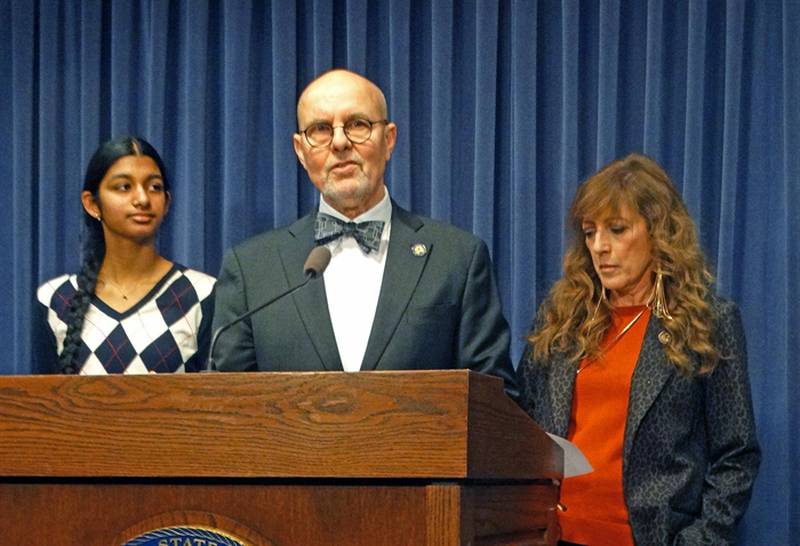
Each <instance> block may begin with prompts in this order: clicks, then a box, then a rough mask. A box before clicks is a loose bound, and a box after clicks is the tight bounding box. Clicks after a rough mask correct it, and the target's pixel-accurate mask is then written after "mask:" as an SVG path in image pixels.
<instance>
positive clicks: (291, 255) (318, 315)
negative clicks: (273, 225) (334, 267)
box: [280, 214, 344, 371]
mask: <svg viewBox="0 0 800 546" xmlns="http://www.w3.org/2000/svg"><path fill="white" fill-rule="evenodd" d="M289 233H290V235H291V236H292V237H294V240H293V241H291V242H290V244H287V245H283V246H282V248H281V249H280V254H281V260H282V261H283V267H284V272H285V274H286V278H287V279H288V281H289V286H295V285H297V284H299V283H301V282H303V279H304V273H303V265H304V264H305V261H306V258H307V257H308V253H309V252H311V249H312V248H314V215H313V214H310V215H308V216H305V217H303V218H301V219H300V220H298V221H297V222H295V223H294V224H292V225H291V226H290V227H289ZM291 297H292V298H293V299H294V304H295V306H296V307H297V312H298V313H299V314H300V320H302V321H303V325H304V326H305V329H306V332H307V334H308V337H309V339H310V340H311V343H312V344H313V345H314V349H315V350H316V351H317V354H318V355H319V358H320V360H321V361H322V365H323V366H324V367H325V369H326V370H330V371H342V370H344V368H343V367H342V361H341V359H340V358H339V349H338V347H337V345H336V337H335V336H334V333H333V326H332V325H331V315H330V313H329V312H328V298H327V296H326V295H325V283H324V282H323V281H322V279H315V280H312V281H310V282H309V283H308V284H307V285H306V286H304V287H303V288H301V289H300V290H298V291H297V292H295V293H294V294H292V296H291Z"/></svg>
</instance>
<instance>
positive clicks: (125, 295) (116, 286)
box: [97, 279, 153, 301]
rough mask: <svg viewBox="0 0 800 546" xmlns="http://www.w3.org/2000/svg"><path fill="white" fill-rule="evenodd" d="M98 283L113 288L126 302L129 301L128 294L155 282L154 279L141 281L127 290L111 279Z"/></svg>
mask: <svg viewBox="0 0 800 546" xmlns="http://www.w3.org/2000/svg"><path fill="white" fill-rule="evenodd" d="M97 281H98V282H101V283H103V284H104V285H106V286H111V287H113V288H114V289H115V290H116V291H117V292H118V293H119V295H120V296H122V299H123V300H125V301H128V294H131V293H133V291H134V290H136V289H137V288H139V287H140V286H143V285H145V284H153V280H152V279H148V280H146V281H139V282H137V283H134V284H133V285H131V287H130V288H128V289H127V290H125V289H123V288H122V285H119V284H117V283H115V282H114V281H112V280H111V279H97Z"/></svg>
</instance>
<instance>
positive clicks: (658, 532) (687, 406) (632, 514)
mask: <svg viewBox="0 0 800 546" xmlns="http://www.w3.org/2000/svg"><path fill="white" fill-rule="evenodd" d="M712 308H713V310H714V313H715V315H716V328H715V334H714V336H715V337H714V341H715V343H716V346H717V349H718V350H719V351H720V354H721V355H723V356H725V357H727V358H725V359H724V360H722V361H721V362H720V364H719V365H718V366H717V368H716V369H715V370H714V372H712V373H711V374H709V375H707V376H703V377H694V378H690V377H686V376H682V375H681V374H679V373H678V372H677V371H676V370H675V368H674V366H673V365H672V364H670V363H669V361H668V360H667V357H666V354H665V353H664V351H663V349H662V347H661V344H660V342H659V341H658V333H659V332H660V331H661V329H662V327H661V322H660V321H659V319H657V318H656V317H654V316H653V317H651V319H650V322H649V324H648V326H647V330H646V332H645V336H644V340H643V342H642V349H641V353H640V355H639V360H638V362H637V363H636V368H635V370H634V372H633V379H632V381H631V392H630V398H629V402H628V417H627V423H626V426H625V439H624V446H623V454H622V459H623V465H622V467H623V468H622V475H623V479H622V481H623V493H624V498H625V504H626V505H627V508H628V514H629V518H630V524H631V528H632V529H633V536H634V540H635V542H636V544H639V545H646V546H656V545H662V544H663V545H667V544H681V545H683V544H686V545H690V544H691V545H697V544H731V543H732V541H733V537H734V531H735V526H736V523H737V521H738V520H739V518H740V517H741V516H742V514H743V513H744V511H745V509H746V508H747V504H748V502H749V500H750V493H751V490H752V486H753V481H754V480H755V477H756V473H757V471H758V466H759V462H760V460H761V455H760V450H759V446H758V440H757V438H756V432H755V423H754V419H753V407H752V401H751V399H750V384H749V380H748V376H747V354H746V349H745V336H744V330H743V328H742V321H741V317H740V315H739V310H738V308H737V307H736V305H735V304H733V303H731V302H727V301H723V300H720V299H716V298H715V299H713V301H712ZM695 365H699V363H695ZM575 370H576V365H575V364H574V363H569V362H568V361H567V360H566V358H563V357H562V358H553V359H552V360H551V361H550V362H546V363H537V362H532V361H531V354H530V352H529V348H528V350H526V352H525V354H524V355H523V357H522V361H521V363H520V366H519V370H518V374H519V380H520V386H521V388H522V405H523V407H524V408H525V409H526V411H527V412H528V413H529V414H530V415H531V417H533V419H534V420H535V421H536V422H537V423H539V424H540V425H541V426H542V428H544V429H545V430H547V431H549V432H552V433H554V434H558V435H561V436H566V435H567V428H568V426H569V419H570V412H571V408H572V393H573V387H574V385H575Z"/></svg>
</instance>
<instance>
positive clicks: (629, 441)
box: [622, 316, 674, 461]
mask: <svg viewBox="0 0 800 546" xmlns="http://www.w3.org/2000/svg"><path fill="white" fill-rule="evenodd" d="M661 329H662V326H661V321H660V320H659V319H658V318H656V317H655V316H651V318H650V323H649V324H648V325H647V330H646V331H645V334H644V339H643V340H642V349H641V351H640V352H639V359H638V361H637V363H636V368H635V369H634V371H633V378H632V379H631V392H630V397H629V401H628V418H627V422H626V425H625V442H624V449H623V457H622V459H623V461H624V460H627V458H628V456H629V455H630V450H631V446H632V445H633V440H634V438H635V437H636V431H637V430H638V429H639V425H640V424H641V422H642V419H643V418H644V416H645V414H646V413H647V411H648V410H649V409H650V407H651V406H652V405H653V402H655V400H656V398H657V397H658V394H659V393H660V392H661V391H662V389H663V388H664V385H665V384H666V383H667V380H668V379H669V378H670V377H672V375H673V374H674V366H673V365H672V364H671V363H670V362H669V361H668V360H667V357H666V354H665V353H664V349H663V348H662V347H661V343H660V342H659V341H658V333H659V332H660V331H661Z"/></svg>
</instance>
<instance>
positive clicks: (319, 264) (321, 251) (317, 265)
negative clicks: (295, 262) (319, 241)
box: [303, 246, 331, 279]
mask: <svg viewBox="0 0 800 546" xmlns="http://www.w3.org/2000/svg"><path fill="white" fill-rule="evenodd" d="M330 261H331V251H330V250H328V247H326V246H315V247H314V248H312V249H311V252H309V253H308V258H306V263H305V264H303V273H305V274H306V276H308V277H311V278H312V279H313V278H315V277H319V276H320V275H322V273H323V272H324V271H325V268H326V267H328V264H329V263H330Z"/></svg>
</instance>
